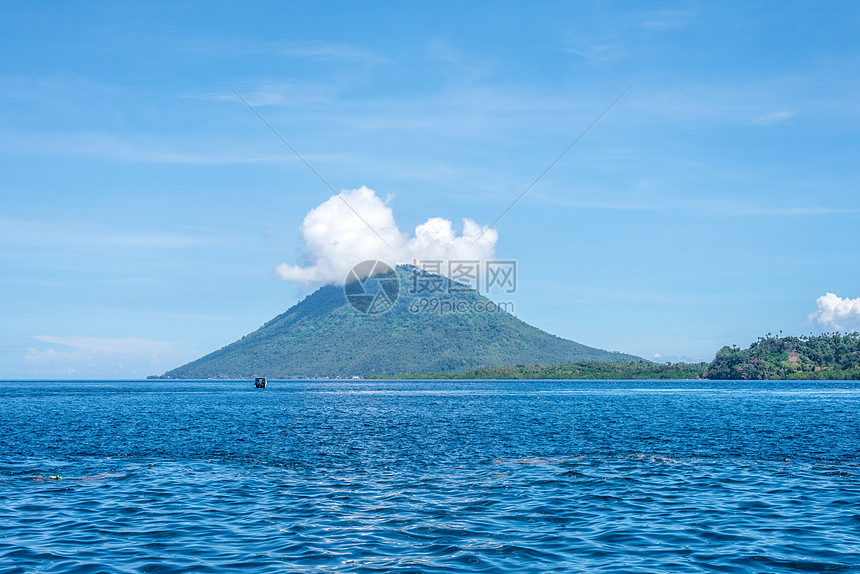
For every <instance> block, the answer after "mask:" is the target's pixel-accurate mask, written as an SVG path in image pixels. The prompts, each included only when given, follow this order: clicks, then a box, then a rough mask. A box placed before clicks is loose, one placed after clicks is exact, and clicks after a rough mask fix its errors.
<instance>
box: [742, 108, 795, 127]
mask: <svg viewBox="0 0 860 574" xmlns="http://www.w3.org/2000/svg"><path fill="white" fill-rule="evenodd" d="M796 115H797V112H793V111H788V110H782V111H778V112H769V113H766V114H762V115H760V116H758V117H756V118H753V120H752V123H754V124H758V125H760V126H770V125H773V124H781V123H783V122H785V121H787V120H790V119H791V118H793V117H794V116H796Z"/></svg>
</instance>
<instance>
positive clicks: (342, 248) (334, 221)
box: [275, 186, 498, 283]
mask: <svg viewBox="0 0 860 574" xmlns="http://www.w3.org/2000/svg"><path fill="white" fill-rule="evenodd" d="M390 200H391V197H390V196H389V197H388V198H386V199H385V200H383V199H381V198H380V197H378V196H377V195H376V192H375V191H373V190H372V189H369V188H367V187H365V186H362V187H360V188H358V189H353V190H348V191H343V192H341V193H340V195H339V196H332V197H331V198H329V199H328V200H326V201H325V202H323V203H322V204H320V205H319V206H317V207H315V208H314V209H312V210H311V211H310V212H308V214H307V215H306V216H305V219H304V222H303V223H302V227H301V233H302V237H303V239H304V242H305V246H304V255H305V258H306V260H307V264H306V265H304V266H302V265H291V264H288V263H281V264H280V265H278V266H277V267H276V269H275V271H276V273H277V274H278V276H279V277H280V278H281V279H283V280H285V281H297V282H302V283H339V282H343V280H344V279H345V278H346V275H347V273H348V272H349V270H350V269H352V267H353V266H355V265H356V264H358V263H360V262H362V261H366V260H368V259H377V260H380V261H384V262H385V263H388V264H390V265H393V264H399V263H413V262H416V261H417V262H421V261H442V262H447V261H460V260H479V261H484V260H487V259H492V258H493V257H494V254H495V248H496V241H497V240H498V233H497V232H496V231H495V230H494V229H489V228H488V227H487V226H482V225H479V224H478V223H476V222H475V221H473V220H471V219H464V220H463V227H462V230H461V231H460V232H459V233H458V232H457V231H456V230H455V229H454V225H453V223H452V222H451V221H449V220H447V219H444V218H441V217H431V218H429V219H428V220H427V221H425V222H424V223H422V224H421V225H418V226H417V227H416V228H415V231H414V233H411V234H410V233H406V232H403V231H401V230H400V229H399V228H398V227H397V223H396V221H395V219H394V212H393V210H392V209H391V207H390V205H389V203H390ZM446 268H447V265H445V264H443V265H442V266H441V269H442V270H443V271H444V270H445V269H446Z"/></svg>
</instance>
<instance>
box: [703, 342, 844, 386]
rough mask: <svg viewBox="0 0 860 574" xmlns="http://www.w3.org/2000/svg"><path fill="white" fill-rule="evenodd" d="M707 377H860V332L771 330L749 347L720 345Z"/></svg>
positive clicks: (757, 378)
mask: <svg viewBox="0 0 860 574" xmlns="http://www.w3.org/2000/svg"><path fill="white" fill-rule="evenodd" d="M705 378H708V379H732V380H737V379H739V380H762V379H860V333H857V332H854V333H848V334H840V333H828V334H825V335H818V336H814V335H809V336H806V335H801V336H800V337H777V336H775V335H772V334H770V333H768V334H767V335H766V336H764V337H759V339H758V341H756V342H754V343H753V344H752V345H750V347H749V348H748V349H740V348H738V347H735V346H732V347H723V348H722V349H720V350H719V351H718V352H717V356H716V357H715V358H714V360H713V361H712V362H711V364H710V365H708V368H707V371H706V372H705Z"/></svg>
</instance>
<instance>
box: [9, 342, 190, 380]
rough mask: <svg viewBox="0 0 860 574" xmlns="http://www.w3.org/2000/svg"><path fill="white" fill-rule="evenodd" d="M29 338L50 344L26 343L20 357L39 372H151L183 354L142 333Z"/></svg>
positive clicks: (171, 345) (32, 369) (116, 373)
mask: <svg viewBox="0 0 860 574" xmlns="http://www.w3.org/2000/svg"><path fill="white" fill-rule="evenodd" d="M33 339H34V340H36V341H39V342H40V343H43V344H46V345H50V346H48V347H44V348H36V347H28V348H27V350H26V354H25V355H24V357H23V360H24V363H25V364H26V365H28V368H29V369H30V371H31V372H33V373H42V374H55V375H63V376H71V375H74V374H75V373H78V372H89V373H100V374H101V375H107V376H122V375H126V376H127V375H140V374H154V373H157V372H160V371H161V370H163V369H164V367H165V365H170V364H173V363H174V362H176V360H177V358H178V357H179V356H180V355H183V354H184V353H183V351H182V350H181V349H180V348H179V346H178V345H176V344H173V343H168V342H167V341H158V340H155V339H146V338H143V337H84V336H68V337H63V336H54V335H36V336H34V337H33ZM180 360H182V359H180Z"/></svg>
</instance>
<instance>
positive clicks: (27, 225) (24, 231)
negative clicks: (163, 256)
mask: <svg viewBox="0 0 860 574" xmlns="http://www.w3.org/2000/svg"><path fill="white" fill-rule="evenodd" d="M211 244H212V241H211V240H210V239H206V238H203V237H199V236H195V235H185V234H180V233H170V232H162V231H140V230H127V229H115V228H110V227H105V226H103V225H95V224H86V223H68V222H47V221H24V220H17V219H0V245H2V246H6V247H12V246H15V247H21V246H29V247H50V248H52V249H93V248H97V249H115V248H126V249H133V248H138V249H179V248H188V247H196V246H202V245H211Z"/></svg>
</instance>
